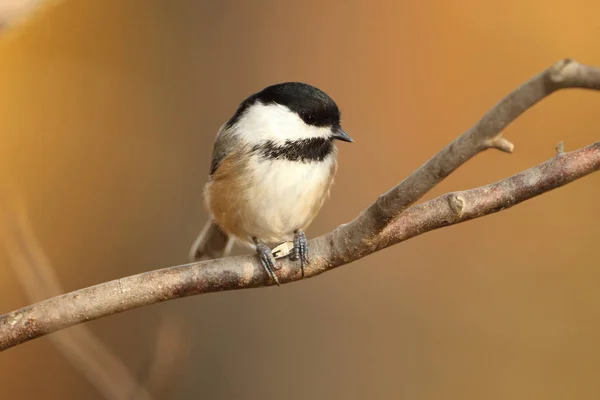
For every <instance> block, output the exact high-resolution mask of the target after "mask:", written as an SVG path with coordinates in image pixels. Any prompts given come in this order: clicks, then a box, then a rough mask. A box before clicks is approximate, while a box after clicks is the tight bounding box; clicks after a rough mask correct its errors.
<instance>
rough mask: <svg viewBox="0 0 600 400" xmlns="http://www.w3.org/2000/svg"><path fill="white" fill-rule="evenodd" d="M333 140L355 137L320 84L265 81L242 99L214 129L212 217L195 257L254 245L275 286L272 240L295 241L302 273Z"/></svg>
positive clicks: (209, 190)
mask: <svg viewBox="0 0 600 400" xmlns="http://www.w3.org/2000/svg"><path fill="white" fill-rule="evenodd" d="M334 140H342V141H345V142H352V141H353V140H352V138H351V137H350V136H349V135H348V134H347V133H346V132H344V130H342V127H341V125H340V111H339V109H338V107H337V105H336V103H335V102H334V101H333V99H332V98H331V97H329V96H328V95H327V94H326V93H325V92H323V91H321V90H320V89H318V88H316V87H314V86H311V85H308V84H305V83H299V82H286V83H280V84H276V85H273V86H269V87H267V88H265V89H263V90H261V91H260V92H258V93H255V94H253V95H251V96H250V97H248V98H247V99H245V100H244V101H243V102H242V103H241V104H240V106H239V107H238V109H237V111H236V112H235V114H234V115H233V117H231V119H229V121H227V122H226V123H225V124H224V125H223V126H221V128H220V129H219V133H218V135H217V138H216V141H215V144H214V147H213V154H212V163H211V166H210V177H209V181H208V183H207V184H206V186H205V189H204V197H205V202H206V205H207V207H208V209H209V211H210V214H211V216H210V219H209V221H208V222H207V224H206V225H205V227H204V229H203V230H202V231H201V232H200V235H199V236H198V238H197V239H196V241H195V242H194V244H193V246H192V248H191V250H190V258H191V259H192V260H200V259H203V258H217V257H223V256H226V255H227V254H228V253H229V252H230V250H231V247H232V245H233V242H234V239H238V240H239V241H241V242H243V243H246V244H249V245H251V246H254V247H255V248H256V252H257V254H258V257H259V259H260V262H261V264H262V265H263V267H264V268H265V269H266V271H267V272H268V273H269V275H270V276H271V278H272V279H273V280H274V281H275V282H276V283H277V284H279V281H278V279H277V276H276V275H275V271H276V270H277V269H279V268H278V266H277V264H276V261H275V257H274V256H273V253H272V251H271V248H270V247H269V246H270V245H274V244H279V243H282V242H290V241H291V242H293V248H292V250H291V252H290V259H291V260H293V261H296V260H299V261H300V266H301V268H302V271H303V273H304V267H305V266H306V265H307V264H308V262H309V258H308V255H309V254H308V253H309V249H308V241H307V239H306V235H305V234H304V229H306V228H307V227H308V225H309V224H310V223H311V222H312V220H313V219H314V218H315V216H316V215H317V213H318V212H319V210H320V209H321V206H322V205H323V202H324V201H325V199H326V198H327V196H328V194H329V188H330V186H331V184H332V183H333V177H334V175H335V172H336V169H337V161H336V157H337V148H336V146H335V144H334V143H333V142H334Z"/></svg>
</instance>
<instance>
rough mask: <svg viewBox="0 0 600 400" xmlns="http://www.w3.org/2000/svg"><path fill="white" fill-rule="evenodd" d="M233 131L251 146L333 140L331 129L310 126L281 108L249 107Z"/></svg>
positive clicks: (257, 104) (276, 105)
mask: <svg viewBox="0 0 600 400" xmlns="http://www.w3.org/2000/svg"><path fill="white" fill-rule="evenodd" d="M232 130H233V131H234V132H235V134H236V135H239V137H241V138H243V139H244V140H245V141H247V142H249V143H251V144H257V143H262V142H264V141H266V140H271V141H273V142H275V143H281V144H283V143H285V142H286V141H287V140H298V139H307V138H312V137H329V136H331V129H330V128H328V127H318V126H311V125H307V124H306V123H305V122H304V121H302V119H301V118H300V117H299V116H298V114H296V113H294V112H292V111H290V109H288V108H287V107H285V106H282V105H280V104H262V103H256V104H254V105H252V106H250V107H249V108H248V110H246V112H245V113H244V115H243V116H242V117H241V118H240V119H239V121H238V122H237V123H236V124H235V125H234V126H233V128H232Z"/></svg>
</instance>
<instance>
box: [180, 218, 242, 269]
mask: <svg viewBox="0 0 600 400" xmlns="http://www.w3.org/2000/svg"><path fill="white" fill-rule="evenodd" d="M233 243H234V238H233V237H230V236H229V235H227V234H226V233H225V232H223V230H222V229H221V228H220V227H219V225H217V224H216V223H215V222H214V221H212V220H208V222H207V223H206V225H204V228H203V229H202V231H201V232H200V234H199V235H198V237H197V238H196V240H195V241H194V244H193V245H192V248H191V249H190V255H189V258H190V261H191V262H194V261H199V260H202V259H213V258H219V257H226V256H228V255H229V253H230V252H231V249H232V247H233Z"/></svg>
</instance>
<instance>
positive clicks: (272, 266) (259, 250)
mask: <svg viewBox="0 0 600 400" xmlns="http://www.w3.org/2000/svg"><path fill="white" fill-rule="evenodd" d="M252 240H253V241H254V244H255V245H256V254H258V259H259V260H260V263H261V264H262V266H263V268H264V269H265V270H266V271H267V273H268V274H269V275H270V276H271V278H273V280H274V281H275V283H276V284H277V286H279V279H277V275H275V271H276V270H278V269H279V267H277V264H276V263H275V258H274V257H273V254H272V253H271V249H270V248H269V246H267V245H266V244H264V243H261V242H259V241H258V239H257V238H252Z"/></svg>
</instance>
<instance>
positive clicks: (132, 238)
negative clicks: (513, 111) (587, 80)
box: [0, 0, 600, 400]
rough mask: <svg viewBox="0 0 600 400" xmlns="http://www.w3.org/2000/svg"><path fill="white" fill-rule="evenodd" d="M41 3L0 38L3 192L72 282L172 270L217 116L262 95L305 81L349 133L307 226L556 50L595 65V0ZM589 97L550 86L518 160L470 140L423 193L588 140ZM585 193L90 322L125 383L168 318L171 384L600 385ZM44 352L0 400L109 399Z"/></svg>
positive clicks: (423, 392)
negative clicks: (469, 156) (451, 169)
mask: <svg viewBox="0 0 600 400" xmlns="http://www.w3.org/2000/svg"><path fill="white" fill-rule="evenodd" d="M50 3H53V4H51V6H50V5H49V6H48V7H45V8H43V10H42V11H40V12H39V13H37V14H36V15H35V16H34V17H32V18H31V19H29V20H28V21H27V22H26V23H23V24H21V25H19V26H17V27H15V28H14V29H11V30H10V32H8V33H6V34H5V33H4V32H3V33H2V36H0V87H1V88H2V90H1V91H0V140H1V142H0V143H1V145H0V185H1V187H2V190H4V191H5V192H8V193H18V194H19V195H20V196H21V199H22V202H23V206H24V207H25V208H26V210H27V212H28V215H29V219H30V221H31V227H32V229H33V230H34V232H35V235H36V237H37V239H38V240H39V243H40V245H41V246H42V248H43V250H44V251H45V253H46V255H47V257H48V260H49V262H50V263H51V265H52V268H53V269H54V272H55V273H56V274H57V276H58V279H59V280H60V283H61V285H62V290H65V291H72V290H76V289H79V288H82V287H85V286H90V285H94V284H97V283H101V282H104V281H107V280H112V279H115V278H119V277H123V276H126V275H131V274H136V273H140V272H143V271H148V270H151V269H156V268H161V267H166V266H171V265H177V264H182V263H185V262H186V261H187V253H188V249H189V247H190V245H191V243H192V242H193V240H194V238H195V236H196V234H197V233H198V231H199V230H200V228H201V227H202V225H203V224H204V221H205V219H206V211H205V210H204V207H203V205H202V187H203V185H204V183H205V181H206V178H207V173H208V167H209V164H210V154H211V146H212V142H213V139H214V137H215V134H216V132H217V129H218V128H219V126H220V125H221V124H222V123H223V122H224V121H226V120H227V119H228V118H229V117H230V116H231V115H232V113H233V112H234V111H235V109H236V107H237V105H238V103H239V102H240V101H241V100H242V99H243V98H244V97H246V96H247V95H249V94H251V93H253V92H255V91H258V90H260V89H262V88H263V87H264V86H267V85H269V84H272V83H275V82H279V81H287V80H300V81H306V82H309V83H311V84H314V85H316V86H318V87H320V88H322V89H323V90H325V91H326V92H327V93H329V94H330V95H331V96H332V97H333V98H334V99H335V100H336V101H337V103H338V104H339V105H340V107H341V109H342V112H343V121H344V122H343V123H344V127H345V128H346V130H347V131H348V133H350V135H352V137H353V138H354V139H355V143H354V144H352V145H348V144H345V143H342V144H340V145H339V147H340V154H339V163H340V168H339V172H338V175H337V178H336V183H335V185H334V187H333V189H332V193H331V198H330V200H329V201H328V202H327V203H326V205H325V207H324V208H323V210H322V211H321V213H320V215H319V217H318V218H317V219H316V221H315V222H314V224H313V225H312V226H311V228H310V230H309V231H308V233H309V236H315V235H320V234H323V233H325V232H327V231H329V230H331V229H333V228H335V227H336V226H337V225H339V224H341V223H345V222H348V221H350V220H351V219H353V218H354V217H355V216H356V215H357V214H358V213H359V212H360V211H361V210H363V209H364V208H366V207H367V206H368V205H369V204H371V203H372V202H373V201H374V200H375V199H376V198H377V196H378V195H379V194H380V193H382V192H384V191H386V190H387V189H389V188H390V187H392V186H393V185H395V184H397V183H398V182H399V181H400V180H402V179H403V178H404V177H405V176H406V175H408V174H409V173H410V172H411V171H412V170H413V169H415V168H416V167H418V166H419V165H420V164H422V163H423V162H424V161H426V160H427V159H428V158H429V157H431V156H432V155H433V154H434V153H435V152H437V151H438V150H439V149H441V148H442V147H443V146H444V145H445V144H447V143H448V142H449V141H451V140H453V139H454V138H455V137H456V136H457V135H458V134H460V133H462V132H463V131H464V130H466V129H468V128H469V127H470V126H471V125H472V124H474V123H475V122H476V121H477V120H478V119H479V118H480V117H481V116H482V115H483V114H484V113H485V112H486V111H487V110H488V109H489V108H490V107H492V106H493V105H494V104H495V103H496V102H497V101H498V100H500V99H501V98H502V97H503V96H504V95H505V94H507V93H508V92H510V91H511V90H513V89H514V88H515V87H516V86H518V85H519V84H521V83H522V82H524V81H525V80H527V79H528V78H530V77H531V76H532V75H534V74H537V73H538V72H540V71H541V70H543V69H545V68H546V67H548V66H550V65H551V64H553V63H554V62H555V61H557V60H559V59H561V58H563V57H573V58H575V59H577V60H578V61H581V62H583V63H586V64H593V65H600V51H599V50H598V42H597V40H598V39H597V38H598V37H599V36H600V23H599V22H598V18H597V15H598V13H600V3H599V2H597V1H592V0H573V1H570V2H559V1H551V2H543V3H542V2H523V1H517V0H507V1H504V2H501V3H498V2H494V3H489V2H481V1H477V0H462V1H457V2H447V1H441V0H438V1H427V2H415V1H405V0H403V1H396V0H393V1H392V0H389V1H379V2H366V1H363V2H359V1H346V2H343V3H339V2H322V1H317V0H304V1H301V2H275V1H252V2H250V1H244V0H238V1H233V0H221V1H198V0H176V1H175V0H146V1H144V2H139V1H133V0H103V1H90V0H86V1H81V0H80V1H76V0H65V1H61V2H50ZM599 109H600V93H597V92H587V91H580V90H572V91H562V92H559V93H557V94H554V95H552V96H551V97H550V98H548V99H546V100H544V101H543V102H542V103H540V104H539V105H537V106H536V107H534V108H533V109H531V110H530V111H529V112H527V113H526V114H525V115H524V116H522V117H521V118H520V119H518V120H517V121H516V122H515V123H514V124H513V125H511V126H510V127H509V128H508V129H507V130H506V132H505V133H506V136H507V137H508V138H510V139H511V140H512V141H513V142H514V143H515V144H516V150H515V153H514V154H512V155H507V154H504V153H501V152H497V151H495V152H492V151H490V152H486V153H484V154H481V155H479V156H478V157H477V158H476V159H474V160H472V161H470V162H469V163H468V164H466V165H465V166H463V167H462V168H461V169H460V170H459V171H457V172H456V173H455V174H453V175H452V176H451V177H450V178H449V179H447V180H446V181H445V182H444V183H443V184H442V185H440V186H439V187H438V188H436V190H435V191H433V192H432V193H430V195H428V196H427V198H432V197H434V196H438V195H440V194H442V193H444V192H447V191H452V190H461V189H468V188H472V187H476V186H480V185H484V184H486V183H490V182H493V181H496V180H499V179H502V178H504V177H507V176H510V175H512V174H515V173H518V172H519V171H522V170H524V169H526V168H528V167H531V166H533V165H535V164H538V163H541V162H543V161H545V160H546V159H548V158H550V157H552V156H553V155H554V147H555V145H556V144H557V143H558V142H559V141H561V140H564V141H565V144H566V149H567V150H573V149H576V148H579V147H583V146H586V145H588V144H591V143H592V142H594V141H597V140H599V138H600V134H599V132H600V118H599V115H600V114H599V112H598V110H599ZM599 198H600V175H592V176H590V177H587V178H584V179H581V180H579V181H577V182H575V183H573V184H571V185H568V186H567V187H564V188H561V189H558V190H556V191H554V192H551V193H548V194H545V195H543V196H541V197H538V198H535V199H533V200H530V201H528V202H526V203H524V204H521V205H519V206H517V207H515V208H512V209H510V210H507V211H504V212H502V213H498V214H495V215H492V216H489V217H485V218H482V219H478V220H475V221H472V222H468V223H465V224H462V225H458V226H453V227H449V228H446V229H442V230H439V231H434V232H431V233H428V234H425V235H423V236H421V237H417V238H415V239H413V240H410V241H408V242H406V243H402V244H400V245H398V246H395V247H393V248H390V249H387V250H384V251H382V252H379V253H377V254H374V255H372V256H369V257H367V258H365V259H363V260H360V261H358V262H355V263H353V264H351V265H348V266H345V267H343V268H340V269H337V270H335V271H333V272H330V273H327V274H325V275H322V276H320V277H318V278H316V279H310V280H307V281H303V282H297V283H293V284H289V285H285V286H282V287H280V288H267V289H256V290H244V291H237V292H229V293H220V294H212V295H206V296H198V297H191V298H186V299H181V300H176V301H172V302H168V303H164V304H159V305H155V306H151V307H146V308H143V309H138V310H134V311H130V312H126V313H124V314H120V315H115V316H111V317H108V318H104V319H101V320H98V321H93V322H91V323H88V324H86V329H90V330H91V331H92V332H93V334H94V335H96V336H97V338H98V340H99V341H100V342H101V343H104V344H105V345H106V346H107V348H108V349H110V352H112V353H113V354H114V355H115V356H116V357H118V358H119V359H120V360H121V361H122V362H123V363H124V366H125V367H126V368H127V369H128V370H129V371H131V374H132V375H133V376H134V377H135V378H136V379H140V380H141V381H143V377H144V376H145V374H146V370H147V369H148V367H149V365H150V364H151V363H152V361H151V360H152V357H153V355H152V354H154V353H153V352H154V349H155V347H156V346H155V344H156V341H157V340H158V339H157V337H158V336H159V334H158V333H157V332H160V326H161V324H162V323H163V322H161V321H165V318H167V320H172V321H176V324H178V325H177V326H179V327H180V330H181V332H179V333H178V334H179V335H180V336H177V335H175V336H174V337H175V339H172V340H171V342H170V341H169V340H167V342H166V346H167V347H166V348H167V350H166V352H167V353H169V350H168V348H169V346H170V345H175V344H177V345H181V344H182V343H184V345H185V347H184V350H183V351H182V350H181V347H179V350H178V351H179V354H180V355H179V356H178V357H179V358H178V359H177V362H176V363H174V364H173V365H174V367H173V368H170V369H169V371H170V372H171V373H172V374H171V375H172V376H170V377H169V383H168V385H166V387H168V389H167V390H163V393H162V394H161V395H160V396H161V397H159V398H165V399H166V398H168V399H192V398H206V399H254V398H260V399H307V398H308V399H338V398H339V399H342V398H343V399H371V398H373V399H386V398H409V399H439V398H444V399H480V398H486V399H506V398H511V399H531V398H544V399H564V398H577V399H597V398H599V397H600V380H599V379H598V371H599V370H600V347H598V337H599V335H600V294H598V289H597V288H598V282H599V281H600V268H599V267H600V265H599V259H598V249H597V247H596V246H597V245H598V242H599V240H600V224H599V223H598V221H599V218H600V208H599V207H598V199H599ZM240 251H242V250H240ZM10 262H11V259H10V258H9V257H8V256H7V254H5V252H4V250H3V249H2V247H1V246H0V314H2V313H5V312H9V311H11V310H13V309H17V308H20V307H23V306H25V305H27V304H29V303H30V302H31V301H30V297H28V295H27V292H26V291H25V290H24V289H23V285H22V283H23V282H22V281H20V280H19V278H18V275H17V274H15V273H14V271H13V269H11V268H10V266H9V264H10ZM67 332H69V331H64V332H59V333H57V334H55V335H53V336H56V337H59V335H67V334H68V333H67ZM175 342H177V343H175ZM53 343H54V342H53V340H51V339H50V338H49V337H45V338H41V339H38V340H35V341H32V342H29V343H26V344H24V345H21V346H18V347H16V348H13V349H10V350H8V351H6V352H3V353H1V354H0V383H1V385H2V397H3V398H6V399H32V398H44V399H82V398H85V399H92V400H95V399H103V398H105V397H104V395H103V394H101V392H100V391H99V390H97V388H96V387H95V386H94V385H92V384H90V382H89V380H88V379H86V378H85V376H84V375H85V374H83V373H82V371H81V368H80V367H78V366H77V363H72V362H69V361H68V357H67V358H65V354H64V351H61V350H60V348H59V347H57V346H55V345H54V344H53Z"/></svg>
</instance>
